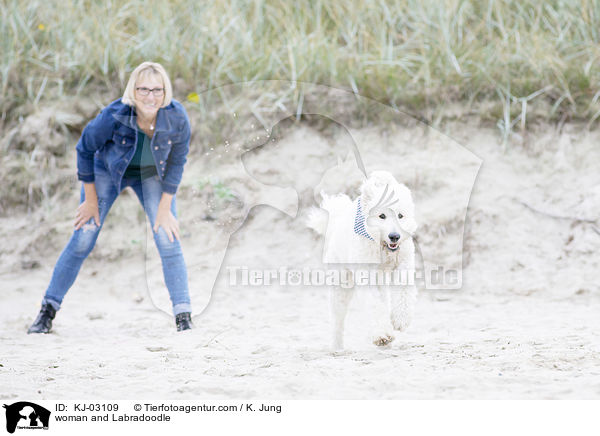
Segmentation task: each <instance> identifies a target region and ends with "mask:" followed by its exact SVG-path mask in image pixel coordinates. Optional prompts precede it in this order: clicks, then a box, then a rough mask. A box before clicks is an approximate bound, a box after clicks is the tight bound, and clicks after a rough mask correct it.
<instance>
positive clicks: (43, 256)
mask: <svg viewBox="0 0 600 436" xmlns="http://www.w3.org/2000/svg"><path fill="white" fill-rule="evenodd" d="M444 133H446V134H448V135H450V136H449V137H447V139H444V141H446V140H450V139H449V138H454V139H455V140H456V141H457V142H458V143H460V144H463V145H464V146H465V147H466V149H467V150H470V152H471V153H472V155H471V153H466V154H465V156H467V157H468V159H466V160H467V161H469V162H471V163H472V165H471V164H468V165H467V167H468V168H469V169H468V171H465V170H464V168H465V167H463V166H460V165H459V166H455V167H453V166H452V164H451V162H453V161H451V160H450V159H452V156H455V153H453V152H452V151H447V153H448V155H443V154H442V155H439V154H436V155H435V156H436V157H435V159H432V160H431V162H436V159H437V160H439V161H441V162H450V163H449V164H448V165H446V166H445V167H444V168H446V169H445V170H444V169H443V168H441V169H440V166H439V165H438V164H434V163H432V164H431V165H426V164H425V163H423V159H426V158H427V154H428V150H429V151H431V150H432V149H431V148H429V149H428V148H427V147H434V145H430V146H423V147H422V148H419V150H418V151H415V152H414V153H412V154H410V153H409V152H408V150H412V149H411V148H410V147H409V145H411V144H412V145H413V146H414V145H415V144H417V145H419V144H423V143H426V142H427V141H428V139H431V138H432V137H437V136H436V135H437V134H431V133H427V129H424V128H423V127H422V126H420V125H414V126H400V125H399V126H396V127H394V128H390V127H389V126H388V127H381V126H373V127H369V128H363V129H359V130H355V131H353V132H352V137H353V138H354V141H355V142H356V144H357V145H358V146H359V149H360V150H361V154H362V156H363V158H364V159H365V165H366V167H367V169H368V170H369V169H375V167H377V166H381V167H383V168H384V169H385V168H387V169H390V168H391V169H392V170H393V169H396V170H397V172H396V173H395V175H396V177H397V178H398V179H399V180H401V181H403V182H405V183H407V185H409V186H410V187H411V189H413V194H414V197H415V203H416V207H417V213H418V214H419V211H421V215H420V219H419V222H420V225H421V227H420V233H419V237H420V240H421V241H422V245H423V247H424V253H433V254H436V255H438V256H439V257H440V259H442V260H448V259H449V262H455V263H456V262H458V263H457V265H459V266H460V265H462V267H463V285H462V288H461V289H460V290H448V291H443V290H438V291H431V290H422V291H421V293H420V295H419V302H418V306H417V311H416V314H415V318H414V321H413V324H412V325H411V327H410V328H409V329H408V331H406V332H403V333H398V334H397V336H396V340H395V341H394V342H393V343H392V344H391V346H389V347H386V348H378V347H375V346H374V345H372V344H371V343H370V342H369V338H368V332H367V331H366V330H365V329H364V328H363V327H362V326H363V325H364V324H365V322H366V321H367V320H368V319H367V318H368V314H367V313H364V311H363V310H362V306H361V303H360V301H361V300H360V298H358V299H357V300H355V302H354V304H353V305H352V306H351V309H350V314H349V317H348V320H347V329H346V350H345V351H343V352H337V353H332V352H331V351H330V350H329V348H328V347H329V338H330V326H329V319H328V293H327V290H326V289H324V288H323V287H303V286H279V285H271V286H254V287H252V286H241V285H239V284H238V285H231V282H230V278H229V269H228V268H231V267H236V266H238V267H239V266H247V267H249V268H277V267H279V266H282V265H283V266H289V267H294V266H301V265H313V266H314V265H316V264H317V262H318V261H319V259H320V255H321V251H320V250H321V247H322V245H320V244H322V241H320V240H319V238H318V237H317V236H316V235H314V234H312V233H310V232H309V231H307V230H306V228H305V227H304V224H303V222H302V216H303V215H302V213H303V211H305V210H306V208H307V207H308V206H310V204H311V201H313V199H312V198H311V196H312V193H311V191H310V190H308V188H309V187H310V186H308V187H306V186H305V187H303V188H302V189H299V198H300V208H299V210H300V214H299V217H298V218H293V217H291V216H289V215H286V214H284V213H283V212H281V211H280V210H278V209H275V208H273V207H271V206H264V205H263V206H256V207H254V208H252V209H250V207H249V206H251V205H252V204H255V203H257V202H260V201H259V200H260V199H261V198H262V199H264V196H261V195H259V193H260V192H261V189H263V188H264V187H262V188H261V186H260V184H255V185H252V183H256V182H255V181H253V182H248V179H250V180H252V178H250V177H249V176H248V175H246V174H243V173H242V171H241V166H240V165H241V164H240V163H239V161H237V160H236V159H231V160H229V161H227V162H223V163H222V165H220V166H219V165H217V167H215V166H214V165H215V163H214V161H210V162H208V161H207V162H204V163H202V162H197V163H196V164H194V163H193V162H192V164H190V168H189V171H188V170H187V169H186V177H187V179H186V180H184V185H182V195H181V197H182V200H181V202H180V211H181V213H180V215H181V218H180V219H181V225H182V229H183V235H184V236H183V240H182V244H183V246H184V250H185V253H186V261H187V262H188V265H190V282H191V284H192V286H193V295H194V305H195V313H196V316H195V317H194V322H195V326H196V328H195V329H194V330H191V331H187V332H183V333H177V332H176V331H175V328H174V322H173V319H172V317H171V316H170V315H168V314H165V313H164V311H163V310H159V309H157V307H156V306H158V307H159V308H163V309H164V308H165V304H167V306H168V303H166V302H167V300H166V296H167V292H166V290H165V289H164V287H161V282H160V269H159V268H158V269H157V268H156V266H157V265H156V256H155V255H153V254H152V250H154V248H153V247H152V246H151V245H150V251H149V252H148V253H150V254H149V255H148V259H146V250H145V249H144V246H145V242H146V240H147V234H146V230H147V229H146V228H145V226H144V224H143V215H140V213H139V212H138V210H140V208H139V206H138V205H137V204H136V203H137V200H135V199H134V198H133V196H132V195H130V194H125V195H124V196H123V197H124V198H123V199H119V202H118V204H117V205H116V206H115V210H114V211H111V215H110V216H109V219H110V225H108V223H109V221H107V228H106V229H105V230H103V232H105V233H106V235H104V234H102V235H101V239H100V240H99V243H98V246H97V247H96V251H95V252H94V254H93V255H92V256H91V257H90V258H89V259H88V260H87V261H86V263H85V264H84V267H83V269H82V271H81V273H80V276H79V277H78V279H77V281H76V283H75V285H74V287H73V288H72V289H71V291H70V292H69V294H68V295H67V298H66V299H65V303H64V305H63V308H62V309H61V310H60V312H59V313H58V314H57V318H56V320H55V323H54V331H53V333H52V334H49V335H27V334H26V330H27V327H28V326H29V325H30V323H31V322H32V320H33V319H34V317H35V315H36V313H37V311H38V310H39V303H40V300H41V297H42V295H43V291H44V289H45V287H46V286H47V283H48V281H49V278H50V275H51V271H52V268H53V265H54V262H55V261H56V258H57V257H58V254H59V253H60V250H61V249H62V245H63V244H64V243H66V241H67V239H68V237H69V232H70V230H69V228H70V220H71V215H72V213H71V209H72V210H73V211H74V210H75V207H76V201H77V200H76V196H77V195H76V192H74V194H73V196H72V198H70V200H69V201H70V203H68V204H65V205H61V206H60V210H61V212H56V211H54V212H47V214H50V215H47V216H50V217H53V218H47V219H46V220H45V221H39V220H40V217H41V216H42V215H43V214H42V212H38V213H37V215H36V214H33V215H30V216H27V215H14V216H11V217H5V218H1V219H0V228H1V229H2V230H1V232H2V234H1V237H2V240H3V245H4V246H5V247H10V246H13V247H17V248H19V247H21V250H20V251H19V250H16V253H17V254H15V255H11V254H10V253H8V251H6V250H5V251H3V254H2V260H3V265H2V272H1V279H2V290H3V291H2V304H1V305H0V346H1V350H2V352H1V355H0V386H1V387H2V389H0V391H1V392H0V397H1V398H2V400H3V401H5V402H8V401H11V400H12V399H14V400H16V399H17V398H20V399H22V398H26V399H27V400H28V401H34V402H35V401H36V400H41V399H51V400H56V399H61V398H65V399H66V398H69V399H73V398H93V399H97V400H101V399H133V398H165V399H192V398H195V399H198V398H202V399H226V398H249V399H258V398H261V399H264V398H270V399H598V398H600V365H599V362H600V316H599V314H600V286H599V280H598V276H597V274H598V271H599V270H600V255H599V254H598V245H599V244H600V230H599V227H600V222H599V221H598V214H599V211H600V172H599V171H598V164H599V163H600V148H598V146H597V144H598V143H599V141H600V134H598V132H587V131H585V130H584V129H583V128H582V127H581V126H578V125H575V124H572V125H570V124H566V125H564V126H563V127H562V129H561V130H560V131H558V130H557V129H555V128H553V127H549V126H542V127H540V128H538V129H537V130H535V131H534V132H532V133H531V134H530V135H529V137H528V138H526V140H524V141H523V143H519V142H518V141H515V143H513V144H512V145H510V146H508V147H506V149H505V150H504V149H503V147H502V146H501V145H500V144H499V141H498V134H497V131H496V130H495V129H493V128H486V127H472V126H471V125H470V124H469V123H467V122H465V121H462V122H460V121H456V122H451V123H448V124H446V125H445V127H444ZM432 135H433V136H432ZM439 137H440V138H446V137H444V135H440V136H439ZM438 139H439V138H438ZM284 140H285V141H288V145H289V144H292V146H293V145H294V144H295V147H291V148H287V149H289V150H297V148H300V149H301V150H303V151H304V152H306V153H305V155H306V156H307V157H306V161H300V162H298V160H297V159H301V157H296V160H295V161H294V162H295V164H296V165H299V166H300V167H302V166H304V167H310V166H311V165H313V164H312V163H311V162H312V161H311V159H316V161H318V160H319V158H320V157H319V156H320V155H319V153H321V152H322V151H319V150H327V148H326V147H324V146H323V144H330V143H331V141H330V140H328V139H325V138H324V136H323V134H322V133H320V132H319V131H317V130H314V129H312V128H310V127H306V126H300V127H298V128H296V129H293V131H292V132H291V133H290V134H289V135H287V136H286V137H285V138H284ZM341 140H342V139H340V141H341ZM430 142H435V141H430ZM403 144H404V145H403ZM413 148H414V147H413ZM284 149H286V148H284ZM398 150H400V151H405V152H406V153H405V154H403V153H398V152H397V151H398ZM409 155H410V156H411V157H410V158H408V156H409ZM391 157H394V158H395V159H398V161H401V160H402V158H403V157H404V158H405V159H406V161H405V162H404V163H403V164H402V165H406V166H407V167H406V168H410V165H412V164H414V162H415V160H414V159H416V162H421V167H420V169H419V171H414V172H413V173H409V172H408V170H406V168H405V167H402V168H403V170H402V171H400V170H399V168H400V167H399V166H395V165H394V162H395V161H394V160H393V159H391ZM272 159H273V161H267V163H266V164H265V165H266V168H267V169H268V168H274V167H277V166H278V165H279V166H281V162H282V161H281V156H273V157H272ZM462 162H463V163H464V162H465V160H463V161H462ZM480 163H481V167H480V168H479V164H480ZM211 165H212V166H213V167H212V170H213V171H214V172H215V173H218V175H219V177H220V178H221V180H222V181H223V183H224V184H225V185H227V186H230V187H231V189H232V191H233V192H234V193H235V194H236V195H237V196H238V197H239V198H240V199H241V200H240V202H239V203H235V202H230V203H228V205H227V206H223V207H221V208H220V209H218V208H217V209H218V210H216V212H215V214H216V216H217V219H216V220H215V221H207V220H206V219H205V218H206V213H207V211H206V210H205V209H203V208H202V207H200V206H194V204H198V202H199V201H201V200H202V198H204V197H202V196H200V197H196V196H195V195H193V194H191V193H190V192H191V190H192V189H193V185H194V183H195V180H196V179H195V178H194V177H199V175H198V174H200V173H202V171H203V170H206V168H208V167H210V166H211ZM248 165H249V164H248ZM461 165H462V164H461ZM469 165H471V166H469ZM453 168H454V170H453ZM436 169H439V171H436ZM452 170H453V171H452ZM265 173H268V171H265ZM448 174H452V175H451V176H448ZM475 177H476V179H475V184H474V186H473V192H472V195H471V196H470V200H469V198H468V196H467V201H468V211H467V219H466V226H465V229H464V235H463V228H462V220H463V219H464V216H463V217H462V218H461V216H460V214H461V213H462V212H461V211H462V210H463V206H464V207H466V205H467V204H466V203H465V204H464V205H463V204H462V203H461V202H462V200H461V201H453V199H454V197H452V195H453V191H452V189H450V188H449V187H452V186H455V185H453V180H454V181H455V182H456V183H458V184H459V185H460V186H463V185H464V186H466V188H465V189H470V188H469V183H470V182H471V181H472V180H473V179H474V178H475ZM263 182H265V181H264V180H263ZM311 183H312V182H311ZM309 185H310V183H309ZM244 186H245V187H246V188H245V189H244ZM186 189H188V191H187V194H185V192H186V191H185V190H186ZM264 189H266V188H264ZM281 192H282V191H277V193H278V194H274V195H272V196H269V198H270V199H271V202H272V203H274V204H277V205H279V206H280V207H281V208H283V209H286V208H291V209H290V210H288V212H290V213H292V212H293V204H292V203H293V201H291V200H290V199H289V198H288V197H287V196H286V195H281V196H279V197H278V195H279V194H281ZM464 192H465V190H464V189H462V190H461V191H460V192H459V193H457V194H456V195H457V196H458V197H457V198H461V199H462V198H464ZM202 193H203V194H202V195H205V194H206V191H205V190H204V191H202ZM467 193H468V192H467ZM457 204H458V206H457ZM186 210H187V211H188V213H187V214H186ZM52 213H54V215H52ZM246 214H248V217H247V219H244V218H245V216H246ZM223 216H235V217H236V219H235V220H234V222H233V223H229V226H228V225H227V223H225V224H223V223H221V224H220V225H221V226H220V227H218V229H219V230H218V231H217V232H216V233H215V232H212V233H211V234H210V235H207V234H206V233H207V232H206V231H204V232H202V231H201V230H202V229H206V228H211V227H210V226H211V225H212V224H211V223H212V222H216V223H218V222H219V219H221V218H222V217H223ZM36 220H37V221H36ZM48 220H50V223H49V222H48ZM33 222H37V223H38V224H37V226H36V228H39V230H36V231H38V232H41V234H40V235H36V234H35V231H32V229H31V226H32V223H33ZM203 226H204V227H203ZM206 226H209V227H206ZM51 227H52V228H54V229H55V230H54V231H53V232H51V233H49V228H51ZM214 228H217V227H214ZM44 232H45V233H44ZM44 234H46V235H48V238H51V240H52V241H53V244H51V245H50V246H49V247H43V248H40V249H39V250H36V249H35V248H30V249H29V250H25V249H24V248H23V246H22V245H23V244H24V243H27V244H28V246H29V244H35V241H43V240H44ZM461 236H464V252H463V251H462V250H461V251H460V252H459V257H458V258H456V256H457V252H456V250H457V249H456V244H457V242H456V241H459V242H460V240H461V239H462V238H461ZM209 237H210V238H212V239H211V241H212V242H211V244H212V245H206V246H202V245H201V244H202V241H206V240H207V238H209ZM224 238H225V239H227V240H226V241H223V239H224ZM23 241H25V242H23ZM150 244H151V243H150ZM123 247H125V248H123ZM460 248H462V245H460ZM225 249H227V250H226V252H225ZM119 250H121V251H119ZM116 251H117V252H118V254H115V252H116ZM153 256H154V257H153ZM220 258H221V259H222V260H223V264H222V266H221V268H220V272H219V274H218V275H217V274H216V272H215V271H219V270H218V269H217V270H215V269H214V268H218V265H219V263H220ZM202 265H213V266H212V267H208V266H206V267H205V268H204V269H203V268H202ZM215 265H216V267H215ZM211 268H213V269H212V270H211ZM157 274H158V275H157ZM157 277H158V278H157ZM212 281H214V282H215V283H214V289H213V286H212ZM211 289H212V295H211V292H210V290H211ZM205 306H206V307H205Z"/></svg>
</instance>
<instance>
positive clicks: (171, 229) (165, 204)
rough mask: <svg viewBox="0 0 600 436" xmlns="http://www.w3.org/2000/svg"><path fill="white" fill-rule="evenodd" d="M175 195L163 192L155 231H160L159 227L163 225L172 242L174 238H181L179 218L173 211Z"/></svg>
mask: <svg viewBox="0 0 600 436" xmlns="http://www.w3.org/2000/svg"><path fill="white" fill-rule="evenodd" d="M172 198H173V196H172V195H169V194H165V193H163V196H162V198H161V199H160V203H159V204H158V211H157V212H156V221H155V222H154V228H153V230H154V232H155V233H156V232H158V228H159V227H162V228H163V230H164V231H165V233H166V234H167V237H168V238H169V241H170V242H173V241H174V239H173V238H175V239H177V240H179V223H178V222H177V218H175V217H174V216H173V214H172V213H171V200H172Z"/></svg>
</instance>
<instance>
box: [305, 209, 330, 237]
mask: <svg viewBox="0 0 600 436" xmlns="http://www.w3.org/2000/svg"><path fill="white" fill-rule="evenodd" d="M328 219H329V216H328V214H327V212H325V211H324V210H323V209H319V208H318V207H311V208H310V209H309V210H308V214H307V216H306V226H307V227H308V228H309V229H312V230H314V231H315V232H317V234H319V235H324V234H325V231H327V221H328Z"/></svg>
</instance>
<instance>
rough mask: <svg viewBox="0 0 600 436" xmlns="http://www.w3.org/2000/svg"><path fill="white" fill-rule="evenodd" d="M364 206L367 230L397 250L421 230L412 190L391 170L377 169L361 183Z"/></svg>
mask: <svg viewBox="0 0 600 436" xmlns="http://www.w3.org/2000/svg"><path fill="white" fill-rule="evenodd" d="M360 199H361V205H362V206H361V207H362V210H363V211H364V212H363V213H364V214H365V217H366V220H365V224H366V229H367V232H368V233H369V234H370V235H372V236H373V238H375V240H376V241H377V240H379V241H380V242H381V244H382V246H383V247H384V248H385V249H387V250H390V251H396V250H397V249H398V248H399V247H400V245H401V244H402V243H403V242H404V241H407V240H409V239H411V238H412V236H413V234H414V232H415V231H416V230H417V222H416V221H415V206H414V204H413V200H412V196H411V194H410V190H409V189H408V188H407V187H406V186H405V185H403V184H401V183H398V182H397V181H396V179H395V178H394V176H392V175H391V174H390V173H389V172H387V171H373V172H372V173H371V174H370V175H369V178H368V179H367V180H366V181H365V182H364V183H363V185H362V187H361V196H360Z"/></svg>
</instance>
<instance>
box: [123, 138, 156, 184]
mask: <svg viewBox="0 0 600 436" xmlns="http://www.w3.org/2000/svg"><path fill="white" fill-rule="evenodd" d="M156 174H158V173H157V172H156V164H155V163H154V156H152V150H151V149H150V138H148V136H146V135H145V134H144V133H143V132H140V131H138V140H137V144H136V146H135V154H134V155H133V158H132V159H131V162H129V166H128V167H127V169H126V170H125V174H123V177H127V178H128V179H141V180H144V179H147V178H148V177H152V176H155V175H156Z"/></svg>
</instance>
